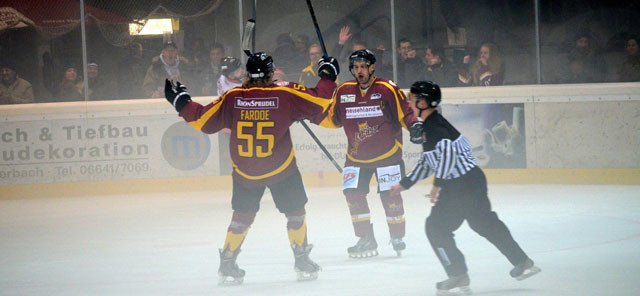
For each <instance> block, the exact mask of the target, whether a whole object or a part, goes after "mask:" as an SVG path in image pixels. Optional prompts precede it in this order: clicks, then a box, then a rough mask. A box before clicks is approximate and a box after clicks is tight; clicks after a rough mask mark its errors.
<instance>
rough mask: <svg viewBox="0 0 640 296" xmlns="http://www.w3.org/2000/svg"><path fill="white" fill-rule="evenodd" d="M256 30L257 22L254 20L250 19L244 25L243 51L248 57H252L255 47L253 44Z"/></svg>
mask: <svg viewBox="0 0 640 296" xmlns="http://www.w3.org/2000/svg"><path fill="white" fill-rule="evenodd" d="M255 28H256V21H255V20H254V19H250V20H248V21H247V23H246V24H245V25H244V31H243V32H242V51H244V53H245V54H246V55H247V56H250V55H251V50H252V48H251V45H255V43H253V39H254V38H253V36H254V33H255ZM253 50H255V49H253Z"/></svg>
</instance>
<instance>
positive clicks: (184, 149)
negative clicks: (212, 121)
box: [162, 121, 211, 171]
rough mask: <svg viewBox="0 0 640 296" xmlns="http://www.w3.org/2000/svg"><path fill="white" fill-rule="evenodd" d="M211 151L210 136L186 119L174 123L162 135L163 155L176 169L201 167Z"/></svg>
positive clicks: (184, 169) (187, 169)
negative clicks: (192, 125)
mask: <svg viewBox="0 0 640 296" xmlns="http://www.w3.org/2000/svg"><path fill="white" fill-rule="evenodd" d="M210 151H211V141H210V140H209V136H208V135H207V134H204V133H201V132H199V131H197V130H195V129H194V128H193V127H191V126H189V124H187V123H186V122H184V121H183V122H177V123H174V124H173V125H171V126H170V127H169V128H167V130H166V131H165V132H164V135H162V155H163V156H164V159H165V160H166V161H167V162H168V163H169V164H170V165H171V166H172V167H174V168H176V169H179V170H183V171H189V170H193V169H196V168H198V167H200V166H201V165H202V164H203V163H204V162H205V161H206V160H207V158H208V157H209V152H210Z"/></svg>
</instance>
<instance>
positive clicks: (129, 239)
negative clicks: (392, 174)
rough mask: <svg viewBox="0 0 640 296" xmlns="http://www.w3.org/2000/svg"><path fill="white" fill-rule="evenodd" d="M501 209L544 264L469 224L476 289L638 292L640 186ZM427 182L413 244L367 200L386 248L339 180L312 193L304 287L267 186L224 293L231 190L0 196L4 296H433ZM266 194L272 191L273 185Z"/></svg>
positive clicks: (582, 189)
mask: <svg viewBox="0 0 640 296" xmlns="http://www.w3.org/2000/svg"><path fill="white" fill-rule="evenodd" d="M489 188H490V192H489V194H490V198H491V200H492V205H493V208H494V210H496V211H497V213H498V215H499V217H500V218H501V219H502V220H503V221H504V222H505V223H506V224H507V226H508V227H509V229H510V230H511V233H512V234H513V236H514V237H515V239H516V240H517V241H518V243H519V244H520V245H521V246H522V248H523V249H524V250H525V252H527V253H528V254H529V256H530V257H531V258H532V259H533V260H534V261H535V262H536V265H538V266H539V267H540V268H542V272H541V273H540V274H538V275H536V276H534V277H532V278H529V279H527V280H525V281H522V282H519V281H516V280H514V279H512V278H510V277H509V274H508V273H509V270H510V268H511V266H510V264H509V262H508V261H507V260H506V259H505V258H504V257H503V256H502V255H501V254H500V253H499V252H498V251H497V249H495V248H494V247H493V246H492V245H491V244H490V243H489V242H487V241H486V240H485V239H484V238H482V237H480V236H478V235H477V234H475V233H474V232H472V231H471V230H470V229H469V227H468V226H467V225H466V223H465V224H463V225H462V227H461V228H460V229H459V230H458V231H457V232H456V240H457V243H458V246H459V247H460V249H461V250H462V251H463V253H464V254H465V256H466V259H467V264H468V266H469V275H470V277H471V288H472V290H473V291H474V295H496V296H497V295H545V296H547V295H640V186H560V185H544V186H543V185H490V187H489ZM427 191H428V187H427V186H425V185H422V186H416V187H414V188H412V189H411V190H409V191H407V192H405V193H404V197H405V198H404V200H405V208H406V212H407V213H406V217H407V236H406V239H405V241H406V242H407V250H406V251H405V253H404V254H403V256H402V257H400V258H398V257H396V255H395V253H394V252H393V250H392V248H391V245H389V244H388V240H389V234H388V230H387V226H386V223H385V218H384V211H383V209H382V206H381V204H380V202H379V199H378V197H377V195H372V194H370V195H369V197H368V200H369V205H370V208H371V210H372V221H373V223H374V229H375V234H376V238H377V240H378V243H379V248H378V250H379V252H380V256H378V257H374V258H370V259H365V260H358V259H349V258H348V256H347V253H346V248H347V247H348V246H350V245H352V244H353V243H355V241H356V238H355V237H354V235H353V230H352V227H351V222H350V217H349V214H348V210H347V207H346V202H345V200H344V197H343V196H342V194H341V192H340V189H339V188H322V189H317V188H310V189H309V193H310V195H311V200H310V202H309V204H307V223H308V229H309V232H308V233H309V240H310V242H311V243H313V244H314V245H315V248H314V249H313V252H312V253H311V257H312V258H313V259H314V260H315V261H316V262H318V263H319V264H320V265H321V266H322V268H323V270H322V271H321V273H320V275H319V279H318V280H316V281H313V282H296V281H295V273H294V271H293V256H292V253H291V250H290V249H289V247H288V240H287V234H286V220H285V218H284V216H283V215H282V214H280V213H279V212H278V211H277V210H276V209H275V206H274V204H273V201H272V199H271V196H270V195H269V194H265V196H264V198H263V200H262V204H261V206H262V208H261V210H260V212H259V213H258V216H257V218H256V221H255V223H254V224H253V227H252V228H251V230H250V231H249V234H248V236H247V238H246V241H245V243H244V245H243V248H242V250H243V251H242V253H241V254H240V257H239V259H238V263H239V265H240V267H241V268H243V269H245V270H246V272H247V275H246V277H245V280H244V284H243V285H242V286H238V287H218V286H217V268H218V259H219V258H218V251H217V250H218V248H219V247H221V246H222V244H223V243H224V238H225V234H226V230H227V226H228V224H229V221H230V218H231V209H230V192H228V191H211V192H197V193H178V194H153V195H128V196H95V195H88V196H86V197H74V198H70V197H69V198H45V199H29V200H4V201H0V295H233V296H239V295H278V296H280V295H366V296H373V295H434V294H435V288H434V284H435V282H437V281H439V280H442V279H444V278H445V274H444V271H443V269H442V267H441V266H440V264H439V262H438V261H437V259H436V256H435V255H434V254H433V252H432V250H431V248H430V247H429V244H428V241H427V239H426V237H425V234H424V219H425V217H426V216H427V215H428V214H429V210H430V205H429V203H428V202H427V200H426V199H425V198H424V196H423V194H424V193H425V192H427ZM267 192H268V191H267Z"/></svg>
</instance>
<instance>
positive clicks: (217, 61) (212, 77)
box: [200, 43, 225, 96]
mask: <svg viewBox="0 0 640 296" xmlns="http://www.w3.org/2000/svg"><path fill="white" fill-rule="evenodd" d="M224 53H225V50H224V46H222V44H220V43H214V44H213V45H212V46H211V48H210V49H209V65H208V66H206V67H205V69H204V70H203V72H202V74H201V75H200V77H201V79H202V80H201V83H200V85H201V86H202V94H203V95H205V96H213V95H216V94H217V93H218V87H217V84H218V79H220V75H222V70H220V65H221V64H222V58H223V57H224Z"/></svg>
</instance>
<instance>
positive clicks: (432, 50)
mask: <svg viewBox="0 0 640 296" xmlns="http://www.w3.org/2000/svg"><path fill="white" fill-rule="evenodd" d="M424 58H425V62H426V64H427V65H426V66H427V67H426V69H425V70H423V72H422V73H421V74H422V78H420V79H418V80H426V81H433V82H435V83H436V84H438V85H441V86H443V87H451V86H455V85H456V83H457V81H456V80H457V74H458V73H457V71H455V70H454V69H453V68H452V64H451V62H450V61H449V60H448V59H447V58H446V56H445V55H444V49H442V47H436V46H429V47H427V51H426V53H425V56H424Z"/></svg>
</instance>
